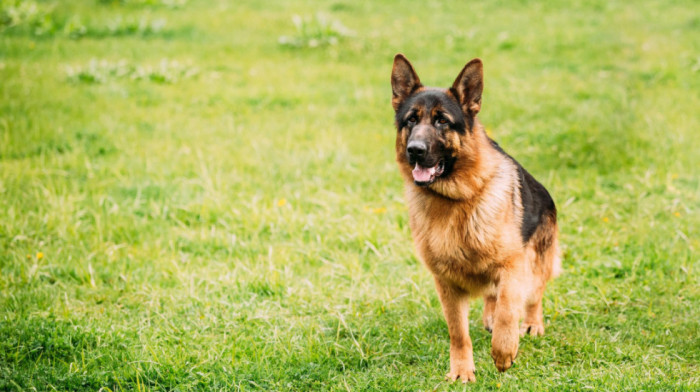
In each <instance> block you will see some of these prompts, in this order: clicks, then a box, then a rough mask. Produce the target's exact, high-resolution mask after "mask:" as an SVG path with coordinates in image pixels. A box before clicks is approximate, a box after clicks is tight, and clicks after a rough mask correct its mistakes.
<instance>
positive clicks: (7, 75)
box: [0, 0, 700, 391]
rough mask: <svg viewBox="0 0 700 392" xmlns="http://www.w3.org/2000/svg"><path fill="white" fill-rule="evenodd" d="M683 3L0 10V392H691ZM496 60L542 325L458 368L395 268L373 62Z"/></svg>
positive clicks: (442, 74) (699, 227)
mask: <svg viewBox="0 0 700 392" xmlns="http://www.w3.org/2000/svg"><path fill="white" fill-rule="evenodd" d="M698 11H699V9H698V3H697V2H696V1H694V0H680V1H674V2H669V1H657V0H644V1H635V2H627V1H618V0H612V1H603V0H592V1H524V0H521V1H494V2H472V1H470V2H447V1H445V2H440V1H408V0H401V1H376V2H361V1H350V0H333V1H311V0H299V1H282V0H269V1H268V0H265V1H260V0H235V1H221V0H212V1H205V0H79V1H41V0H34V1H30V0H26V1H24V0H0V390H2V391H33V390H37V391H43V390H47V391H54V390H56V391H83V390H85V391H133V390H136V391H192V390H199V391H316V390H319V391H325V390H328V391H331V390H332V391H365V390H367V391H465V390H468V391H472V390H473V391H482V390H493V391H496V390H497V391H522V390H528V391H542V390H557V391H585V390H596V391H602V390H628V391H689V390H698V389H700V322H699V320H700V281H699V279H698V276H699V275H698V274H699V273H700V253H699V252H698V251H699V250H700V214H699V212H700V170H699V169H700V134H699V131H700V14H699V13H698ZM398 52H401V53H404V54H405V55H406V56H407V57H408V58H409V59H410V60H411V61H412V62H413V65H414V66H415V68H416V70H417V72H418V74H419V75H420V77H421V80H422V81H423V83H425V84H427V85H432V86H442V87H447V86H449V85H451V83H452V81H453V80H454V78H455V77H456V76H457V74H458V73H459V71H460V70H461V69H462V67H463V66H464V64H465V63H466V62H467V61H469V60H470V59H472V58H474V57H479V58H481V59H482V60H483V62H484V67H485V92H484V97H483V106H482V111H481V113H480V115H479V116H480V119H481V122H482V123H483V124H484V125H485V126H486V129H487V131H488V132H489V134H490V135H492V137H493V138H494V139H495V140H497V141H498V142H499V144H500V145H501V146H502V147H503V148H504V149H505V150H506V151H507V152H509V153H510V154H511V155H513V156H514V157H515V158H516V159H518V160H519V161H520V162H521V163H522V164H523V166H524V167H526V168H527V169H528V170H529V171H530V172H531V173H533V175H534V176H535V177H536V178H538V179H539V180H540V181H541V182H542V183H543V184H544V185H545V186H546V187H547V188H548V189H549V190H550V193H551V194H552V196H553V197H554V199H555V202H556V203H557V206H558V210H559V226H560V230H561V237H560V238H561V244H562V249H563V253H564V261H563V268H564V273H563V274H562V276H560V277H559V278H558V279H556V280H554V281H553V282H551V283H550V285H549V286H548V289H547V292H546V293H545V299H544V314H545V326H546V334H545V336H544V337H540V338H531V337H524V338H522V339H521V344H520V351H519V356H518V358H517V361H516V364H515V366H514V367H513V368H512V369H510V370H509V371H507V372H506V373H498V371H497V370H496V368H495V367H494V366H493V362H492V359H491V357H490V334H489V333H488V332H486V331H485V330H484V329H483V327H482V325H481V313H482V302H481V300H476V301H474V302H473V306H472V308H471V312H470V320H471V336H472V339H473V342H474V356H475V361H476V367H477V375H476V376H477V382H476V383H475V384H469V385H463V384H462V383H460V382H457V383H449V382H446V381H445V380H444V375H445V374H446V373H447V371H448V370H449V369H448V367H449V337H448V334H447V326H446V324H445V321H444V319H443V316H442V312H441V309H440V304H439V302H438V300H437V295H436V293H435V290H434V287H433V282H432V278H431V276H430V274H429V272H428V271H427V270H426V269H425V267H423V266H422V265H421V263H420V261H418V260H417V258H416V256H415V255H414V252H413V248H412V242H411V238H410V230H409V228H408V213H407V210H406V208H405V205H404V200H403V184H402V182H401V180H400V178H399V174H398V170H397V167H396V164H395V161H394V156H395V154H394V139H395V134H396V131H395V129H394V124H393V110H392V108H391V104H390V98H391V87H390V71H391V65H392V60H393V56H394V55H395V54H396V53H398Z"/></svg>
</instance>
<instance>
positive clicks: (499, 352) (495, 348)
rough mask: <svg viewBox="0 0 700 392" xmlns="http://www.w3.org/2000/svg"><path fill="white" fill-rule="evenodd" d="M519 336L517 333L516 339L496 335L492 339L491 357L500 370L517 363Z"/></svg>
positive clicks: (502, 370) (503, 370)
mask: <svg viewBox="0 0 700 392" xmlns="http://www.w3.org/2000/svg"><path fill="white" fill-rule="evenodd" d="M517 336H518V335H517V334H516V335H515V339H513V338H512V337H510V336H508V337H503V336H501V337H500V338H499V337H497V336H494V338H493V339H492V340H491V358H493V363H494V365H496V368H497V369H498V371H499V372H505V371H506V370H508V369H510V367H511V366H513V363H515V357H516V356H517V355H518V339H517Z"/></svg>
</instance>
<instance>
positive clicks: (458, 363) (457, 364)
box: [445, 359, 476, 383]
mask: <svg viewBox="0 0 700 392" xmlns="http://www.w3.org/2000/svg"><path fill="white" fill-rule="evenodd" d="M474 370H475V368H474V361H473V360H467V359H451V360H450V372H449V373H447V375H446V376H445V378H447V379H448V380H450V381H456V380H460V381H462V382H463V383H468V382H474V381H476V377H475V376H474Z"/></svg>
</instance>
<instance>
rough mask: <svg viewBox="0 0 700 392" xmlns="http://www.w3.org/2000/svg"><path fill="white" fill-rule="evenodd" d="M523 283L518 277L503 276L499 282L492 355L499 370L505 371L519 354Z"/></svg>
mask: <svg viewBox="0 0 700 392" xmlns="http://www.w3.org/2000/svg"><path fill="white" fill-rule="evenodd" d="M520 287H521V285H520V284H519V282H518V281H517V280H516V279H513V278H511V277H503V278H502V279H501V281H500V282H499V284H498V288H497V291H498V294H497V299H496V310H495V314H494V320H493V336H492V337H491V357H492V358H493V362H494V364H495V365H496V368H498V370H499V371H501V372H505V371H506V370H508V369H509V368H510V367H511V366H512V365H513V361H514V360H515V356H516V355H518V344H519V339H520V336H519V330H518V323H519V322H520V315H521V314H520V313H521V309H522V307H523V297H522V293H521V290H520Z"/></svg>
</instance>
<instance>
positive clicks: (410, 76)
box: [391, 54, 483, 189]
mask: <svg viewBox="0 0 700 392" xmlns="http://www.w3.org/2000/svg"><path fill="white" fill-rule="evenodd" d="M391 89H392V99H391V104H392V105H393V107H394V111H395V112H396V127H397V129H398V135H397V139H396V154H397V160H398V162H399V165H400V166H402V167H401V169H402V171H404V172H410V173H411V175H412V177H413V181H414V182H415V184H416V185H418V186H422V187H430V188H431V189H433V188H441V187H439V186H431V185H433V184H435V185H437V184H439V183H440V182H441V181H442V182H444V181H447V180H449V178H450V176H451V175H452V174H453V171H454V170H455V167H456V166H457V165H459V164H460V163H462V164H464V163H466V162H458V161H459V160H464V159H469V150H470V146H471V143H470V141H469V139H470V138H472V136H473V132H474V127H475V124H476V115H477V113H478V112H479V110H480V109H481V92H482V91H483V68H482V64H481V60H479V59H474V60H472V61H470V62H469V63H467V65H465V66H464V68H463V69H462V72H460V74H459V76H457V79H456V80H455V81H454V83H453V85H452V87H451V88H449V89H435V88H426V87H423V85H422V84H421V82H420V79H419V78H418V75H417V74H416V72H415V71H414V70H413V66H411V63H410V62H409V61H408V59H406V57H405V56H404V55H402V54H397V55H396V57H395V58H394V67H393V69H392V70H391Z"/></svg>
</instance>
